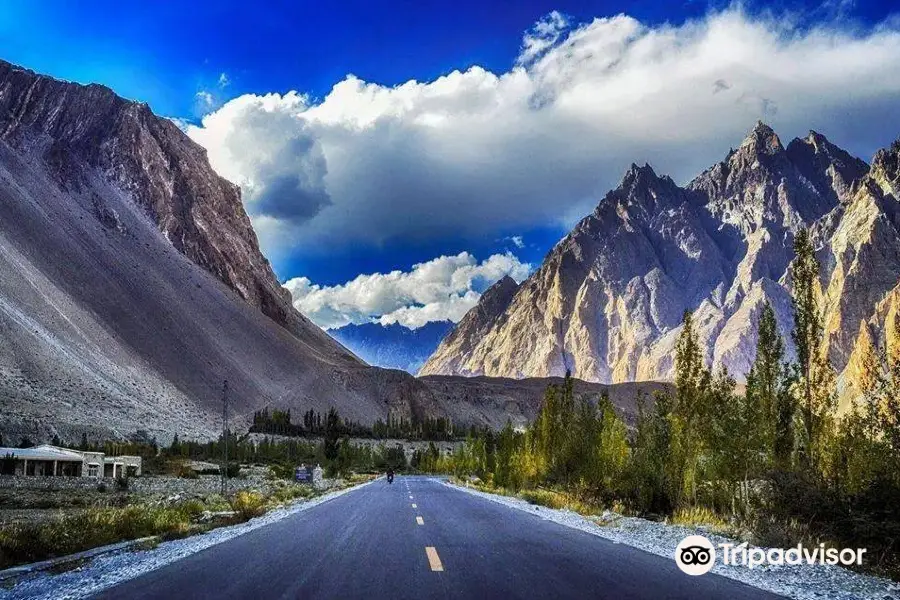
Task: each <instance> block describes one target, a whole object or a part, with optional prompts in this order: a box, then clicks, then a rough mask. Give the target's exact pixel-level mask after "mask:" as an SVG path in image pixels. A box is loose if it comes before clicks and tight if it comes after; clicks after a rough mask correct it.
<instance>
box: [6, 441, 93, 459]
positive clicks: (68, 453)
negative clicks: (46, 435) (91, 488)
mask: <svg viewBox="0 0 900 600" xmlns="http://www.w3.org/2000/svg"><path fill="white" fill-rule="evenodd" d="M7 454H12V455H13V456H15V457H16V458H18V459H27V460H69V461H78V462H81V461H82V460H84V456H83V455H82V454H81V452H78V451H77V450H69V449H67V448H57V447H56V446H51V445H49V444H43V445H41V446H35V447H34V448H0V457H3V456H6V455H7Z"/></svg>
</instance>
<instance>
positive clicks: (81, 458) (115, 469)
mask: <svg viewBox="0 0 900 600" xmlns="http://www.w3.org/2000/svg"><path fill="white" fill-rule="evenodd" d="M7 457H12V463H13V464H12V466H9V465H7V464H6V460H7ZM0 461H2V469H3V473H4V474H8V475H25V476H33V477H50V476H64V477H122V476H126V475H127V476H129V477H130V476H135V475H140V474H141V457H140V456H106V455H105V454H104V453H103V452H88V451H84V450H72V449H69V448H59V447H57V446H51V445H49V444H42V445H40V446H35V447H34V448H0ZM10 471H11V472H10Z"/></svg>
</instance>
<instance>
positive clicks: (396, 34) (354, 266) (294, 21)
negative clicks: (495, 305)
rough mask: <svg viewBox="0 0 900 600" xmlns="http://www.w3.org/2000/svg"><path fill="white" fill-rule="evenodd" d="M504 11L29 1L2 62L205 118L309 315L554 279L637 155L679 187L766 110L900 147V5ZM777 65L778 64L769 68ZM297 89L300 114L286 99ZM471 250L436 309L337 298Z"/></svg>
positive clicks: (198, 121)
mask: <svg viewBox="0 0 900 600" xmlns="http://www.w3.org/2000/svg"><path fill="white" fill-rule="evenodd" d="M499 4H501V3H487V2H483V1H469V0H462V1H457V2H453V3H437V2H398V3H390V4H389V3H374V2H342V3H334V2H316V3H312V2H267V3H246V2H231V1H217V2H205V1H199V2H193V3H190V5H189V6H188V5H184V4H182V3H174V2H156V3H138V2H105V1H101V2H91V3H87V2H73V1H55V2H38V1H19V0H12V1H7V2H4V3H3V4H2V5H0V57H2V58H3V59H5V60H8V61H11V62H15V63H18V64H22V65H24V66H26V67H29V68H31V69H34V70H36V71H39V72H43V73H47V74H50V75H54V76H56V77H60V78H65V79H70V80H75V81H79V82H82V83H87V82H98V83H102V84H105V85H108V86H110V87H111V88H113V89H114V90H116V91H117V92H118V93H119V94H121V95H123V96H125V97H128V98H132V99H136V100H141V101H145V102H148V103H149V104H150V106H151V107H152V108H153V110H154V111H155V112H156V113H157V114H160V115H164V116H169V117H175V118H178V119H181V120H182V121H183V122H184V123H188V122H190V123H193V124H194V125H195V127H194V129H193V130H192V131H191V130H189V133H190V135H191V136H192V137H193V138H194V139H195V140H197V141H198V142H199V143H202V144H203V145H205V146H207V149H208V150H209V152H210V157H211V162H212V163H213V166H214V167H216V168H217V170H219V171H220V173H222V174H223V175H225V176H226V177H228V178H229V179H232V180H234V181H235V182H236V183H238V184H239V185H241V186H242V188H244V196H245V203H246V206H247V209H248V212H249V213H250V214H251V217H252V218H253V219H254V226H255V227H256V229H257V232H258V234H259V235H260V239H261V243H262V246H263V248H264V250H265V252H266V253H267V255H268V256H269V257H270V259H271V260H272V261H273V264H274V266H275V268H276V271H277V273H278V275H279V277H281V278H282V279H283V280H288V279H291V278H299V277H303V278H306V280H307V282H306V284H304V286H299V287H298V286H296V285H295V286H294V287H295V289H297V290H300V291H298V292H297V293H298V294H301V295H303V294H306V295H308V294H310V293H311V292H310V291H309V290H313V292H315V297H314V298H313V297H310V298H306V296H304V298H306V301H305V303H301V304H302V308H304V309H306V310H308V311H312V312H315V311H316V310H318V308H316V307H321V306H322V305H328V307H329V310H328V314H330V315H335V314H338V315H343V316H342V317H340V318H338V321H340V320H341V319H343V320H360V319H368V318H370V317H378V316H379V315H383V314H392V313H391V310H393V308H395V307H398V306H399V307H401V308H402V307H410V306H411V307H424V306H426V305H429V304H434V303H437V304H439V305H440V304H441V302H442V301H443V300H442V297H441V295H442V294H446V295H448V297H449V298H450V300H459V298H461V297H463V296H465V294H466V292H467V291H470V290H471V291H474V292H475V296H472V295H469V296H468V302H469V303H471V302H472V298H474V297H476V296H477V292H480V291H482V290H483V289H484V287H485V286H486V285H488V284H489V283H490V282H491V280H492V279H493V278H494V277H495V276H496V274H497V271H496V269H494V268H493V267H488V266H483V264H482V263H484V261H486V260H487V259H488V258H489V257H490V256H492V255H496V254H500V255H506V254H507V253H509V254H510V255H512V256H513V257H515V259H516V260H517V261H518V262H519V263H530V264H532V265H535V264H538V263H540V260H541V258H542V257H543V256H544V255H545V253H546V252H547V251H548V250H549V249H550V248H551V247H552V245H553V244H554V243H555V242H556V241H557V240H558V239H559V238H560V237H561V235H563V234H564V233H565V231H566V230H567V229H568V228H569V227H571V226H572V224H573V223H574V222H575V221H576V220H577V219H578V218H579V217H580V216H583V215H584V214H586V213H587V212H589V211H590V210H591V208H592V207H593V206H594V205H595V204H596V202H597V201H598V200H599V199H600V198H601V197H602V195H603V193H604V192H605V191H606V190H607V189H609V188H610V187H611V186H613V185H615V183H616V181H618V179H619V178H620V176H621V173H622V172H623V171H624V169H625V168H627V166H628V164H630V163H631V162H632V161H635V162H640V163H643V162H645V161H647V162H650V163H651V164H653V165H654V167H655V168H657V169H658V170H660V171H661V172H665V173H671V174H672V175H673V177H675V179H676V181H680V182H684V181H685V180H686V179H688V178H689V177H690V175H692V174H694V173H696V172H697V171H698V170H700V169H702V168H703V167H705V166H708V165H709V164H711V163H712V162H713V161H714V160H717V159H718V158H719V157H720V156H722V155H724V153H725V152H726V151H727V150H728V147H729V146H733V145H736V144H737V143H739V142H740V139H741V137H742V132H744V131H746V130H747V129H749V127H750V126H752V124H753V122H754V121H755V120H756V119H757V118H763V119H764V120H767V121H769V122H771V123H772V124H773V126H775V127H776V130H777V131H778V132H779V133H780V134H781V135H782V137H784V138H788V137H792V136H794V135H802V134H804V133H805V132H806V130H807V129H810V128H816V129H817V130H820V131H822V132H823V133H825V134H826V135H828V136H829V137H830V138H831V139H832V140H833V141H835V142H837V143H838V144H840V145H842V146H844V147H847V148H848V149H850V150H852V151H854V152H856V153H857V154H859V155H861V156H862V157H863V158H864V159H868V158H870V156H871V153H872V152H874V150H875V149H877V148H878V147H880V146H883V145H887V144H888V143H890V141H891V140H892V139H894V138H896V137H897V136H898V135H900V108H896V107H897V105H898V102H897V100H898V96H897V94H896V89H895V88H894V87H891V85H890V84H887V83H881V84H878V85H875V84H874V83H871V82H872V81H877V80H881V79H885V80H889V79H890V78H892V77H894V75H895V74H896V73H895V72H894V71H892V70H891V68H892V67H890V66H889V65H886V64H882V63H886V62H887V60H886V59H885V57H886V56H889V55H890V53H891V52H892V51H893V49H894V46H893V45H892V44H894V43H895V40H894V38H893V37H892V36H893V33H894V32H896V30H897V19H896V17H895V16H893V15H892V13H891V11H892V4H891V3H890V2H865V1H862V0H857V1H856V2H851V1H847V0H843V1H841V0H834V1H830V2H825V3H818V2H802V1H797V2H787V3H785V2H779V3H776V4H769V3H760V2H745V3H743V4H741V5H734V4H731V3H726V2H715V3H706V2H697V1H688V2H682V3H679V2H646V1H642V2H599V1H597V2H567V1H556V2H554V1H527V2H510V3H502V4H503V5H504V6H500V5H499ZM553 11H558V13H554V12H553ZM554 14H556V15H557V16H555V17H554V16H552V15H554ZM620 14H624V15H627V18H619V19H612V20H610V21H609V22H604V23H600V24H598V23H597V22H594V23H593V24H592V20H593V19H594V18H598V17H599V18H604V17H605V18H610V17H615V16H616V15H620ZM548 15H551V16H548ZM785 23H789V25H785ZM692 24H693V25H692ZM698 30H702V31H699V32H698ZM885 31H887V35H885ZM823 33H824V34H826V35H824V36H823V35H822V34H823ZM828 36H838V37H840V38H841V39H839V40H838V41H837V42H834V40H833V39H832V40H831V41H824V42H823V41H822V39H823V38H827V37H828ZM728 38H733V39H734V40H743V45H740V44H737V42H736V46H740V47H741V48H742V50H741V51H742V52H744V53H745V54H743V55H742V56H743V57H744V58H741V57H740V56H738V57H737V58H735V59H734V60H735V61H737V62H733V63H730V64H729V63H727V62H724V61H722V64H718V62H719V56H721V55H722V54H723V51H721V50H719V51H714V52H712V53H710V54H708V55H705V54H703V53H704V52H710V51H709V48H710V47H712V46H713V45H714V44H722V43H724V44H725V48H726V50H727V49H728V41H727V39H728ZM722 39H725V40H726V41H725V42H722ZM798 40H799V41H798ZM835 46H837V47H838V48H839V52H840V54H841V56H842V57H843V58H840V59H835V58H834V56H833V54H834V47H835ZM529 48H531V50H529ZM642 48H644V49H646V48H650V49H651V50H652V52H647V51H645V50H642ZM532 51H533V54H529V52H532ZM581 51H584V55H583V57H582V59H580V60H579V61H575V60H574V59H572V56H573V55H577V54H578V52H581ZM554 53H555V54H554ZM766 53H770V54H771V56H772V57H776V59H775V60H774V62H773V60H769V62H765V61H762V62H760V63H759V64H758V65H754V64H753V61H754V60H755V59H754V58H753V57H754V56H764V55H766ZM607 54H608V56H607ZM737 54H739V53H737ZM598 56H600V57H601V58H600V59H598V58H597V57H598ZM647 56H652V58H651V59H647ZM703 56H708V58H707V59H703V58H702V57H703ZM810 56H812V57H814V58H813V60H812V63H813V64H815V62H816V60H815V57H817V56H821V57H822V64H823V65H825V66H824V67H823V71H822V73H824V75H823V74H821V73H820V74H819V75H818V76H817V77H813V76H812V75H810V80H809V81H805V80H804V76H803V75H802V74H801V75H798V74H797V70H796V69H794V67H793V66H792V65H804V64H807V63H808V62H809V61H810ZM896 56H897V55H896V54H895V55H894V61H895V62H896ZM610 57H611V58H610ZM698 57H700V58H698ZM598 60H601V61H602V60H608V64H605V65H604V64H596V63H597V62H598ZM642 60H643V61H645V62H641V61H642ZM704 60H705V62H708V63H710V65H709V67H708V69H707V71H708V72H705V73H703V74H702V78H701V79H699V80H698V81H699V82H700V84H699V85H700V89H703V90H704V97H703V98H702V99H701V100H698V101H697V102H695V101H694V100H693V99H692V96H691V92H692V90H696V89H697V88H698V83H697V81H694V80H691V77H695V76H696V74H694V73H692V71H693V70H696V69H688V68H684V69H683V71H684V73H685V75H684V76H683V77H681V78H679V77H678V76H676V75H673V74H672V73H677V72H679V69H680V68H681V67H682V66H684V65H696V64H697V61H700V62H703V61H704ZM836 60H838V61H846V62H834V64H835V69H845V68H846V65H857V64H858V65H872V64H873V63H874V67H873V68H875V70H874V71H872V73H871V74H870V75H867V78H866V81H869V82H870V83H866V84H865V86H863V87H862V88H860V85H859V83H858V82H857V81H856V80H853V79H852V78H851V79H847V80H841V81H831V74H829V73H828V71H827V64H828V61H836ZM792 61H793V62H792ZM712 63H717V64H712ZM838 64H840V65H843V66H840V67H838V66H837V65H838ZM622 65H626V66H628V65H630V67H628V68H630V69H631V70H630V71H628V70H627V69H626V67H625V66H622ZM798 68H800V67H798ZM869 68H870V66H865V67H864V68H863V67H857V68H856V71H857V72H860V71H861V70H868V69H869ZM653 69H658V75H656V76H655V78H654V77H650V78H649V79H646V80H642V81H643V83H642V84H641V85H639V86H638V87H637V88H635V89H632V88H630V87H629V85H631V84H630V83H628V82H633V81H635V80H636V78H637V79H638V80H641V78H644V77H648V73H651V72H652V70H653ZM770 69H771V70H772V71H776V72H775V73H769V72H767V71H769V70H770ZM792 69H793V70H792ZM878 69H881V70H878ZM809 71H810V72H812V71H814V68H811V69H809ZM454 72H458V73H456V75H452V74H453V73H454ZM689 72H690V73H689ZM611 73H613V74H612V75H611ZM350 74H352V75H353V76H355V78H356V79H352V80H350V79H348V75H350ZM447 75H451V76H450V77H449V78H446V77H445V78H444V79H439V78H441V77H442V76H447ZM410 80H415V81H417V82H419V84H418V85H417V86H405V87H401V88H397V87H396V86H403V84H404V83H406V82H408V81H410ZM823 81H826V83H827V85H825V84H823V83H822V82H823ZM573 82H574V83H573ZM719 82H721V85H720V83H719ZM714 84H715V85H714ZM866 86H867V87H866ZM655 87H659V88H660V89H659V90H655V89H653V88H655ZM526 88H527V89H526ZM523 89H524V90H525V91H522V90H523ZM292 90H294V91H296V92H298V93H299V94H302V95H303V98H302V101H298V100H296V99H295V98H288V97H287V96H284V95H285V94H286V93H287V92H289V91H292ZM608 90H612V92H608ZM648 90H649V91H648ZM720 90H725V92H724V93H722V94H719V93H718V92H719V91H720ZM850 90H852V92H851V91H850ZM338 92H340V93H338ZM654 93H657V94H658V95H656V96H654V95H653V94H654ZM266 94H278V96H275V97H270V99H269V100H265V99H264V98H265V97H266V96H265V95H266ZM680 94H683V96H681V95H680ZM728 94H731V97H730V98H726V96H728ZM707 96H708V97H707ZM679 98H680V100H679V101H680V102H681V104H682V106H679V107H678V108H679V110H678V111H677V112H673V113H672V114H665V110H664V107H663V104H665V103H669V102H675V101H676V100H678V99H679ZM498 107H499V108H498ZM507 107H508V108H507ZM892 107H893V108H892ZM519 110H521V111H522V112H521V113H517V112H516V111H519ZM617 110H618V111H622V112H621V114H619V115H618V116H616V114H614V113H615V111H617ZM492 111H496V112H492ZM370 113H371V114H370ZM207 115H212V117H214V118H211V119H209V120H208V121H204V120H202V118H203V117H204V116H207ZM507 117H508V119H507ZM691 119H693V121H691ZM628 123H630V124H631V125H630V127H628V128H626V127H625V124H628ZM448 124H449V125H448ZM895 125H896V127H895ZM294 126H296V131H293V133H291V134H290V135H289V136H285V135H284V130H285V128H288V129H291V128H292V127H294ZM234 132H238V133H239V134H240V136H239V137H235V133H234ZM651 133H652V135H651ZM235 148H238V149H239V152H238V150H235ZM693 149H696V151H693ZM257 152H258V156H257V155H256V154H255V153H257ZM382 154H383V155H382ZM248 155H249V158H248ZM260 157H261V158H260ZM462 252H466V253H468V254H467V255H466V256H467V259H466V260H465V261H463V263H466V264H468V263H473V264H474V267H473V268H474V270H472V269H470V271H471V273H474V275H472V274H471V273H470V275H471V276H470V277H469V276H467V277H468V279H467V278H466V277H464V278H463V279H464V283H463V284H458V282H457V283H456V284H453V285H450V284H449V283H447V282H445V283H446V284H447V285H445V286H444V287H443V288H440V289H439V290H438V291H436V292H434V294H432V295H431V296H425V297H421V296H415V294H411V293H410V292H409V291H408V290H407V291H402V290H401V291H398V290H397V289H393V291H384V290H381V288H378V290H380V291H378V290H376V291H378V294H382V293H384V294H387V295H390V293H394V294H395V295H397V297H393V298H391V301H389V302H385V303H384V304H383V305H372V306H368V307H364V306H362V305H361V303H360V302H359V301H358V300H356V299H355V298H354V297H353V296H352V294H351V293H350V291H349V290H348V289H347V288H346V287H341V288H335V287H334V286H338V285H339V284H343V283H344V282H348V281H350V280H353V279H354V278H356V277H357V276H360V275H363V276H365V275H370V274H377V273H388V272H390V271H393V270H399V271H401V273H402V275H401V276H398V277H400V279H402V277H405V276H406V275H411V274H413V271H412V266H413V265H414V264H416V263H426V262H428V261H434V260H436V259H439V258H440V257H442V256H443V257H447V256H456V255H459V253H462ZM435 264H438V263H435ZM440 264H441V265H443V263H440ZM454 264H456V263H454ZM498 264H499V263H498ZM504 264H507V263H504ZM480 265H481V266H480ZM458 266H459V265H457V267H458ZM470 266H471V265H470ZM482 266H483V268H482ZM467 268H468V267H467ZM480 268H481V269H482V270H480V271H479V270H478V269H480ZM510 268H513V267H510ZM516 268H518V267H516ZM434 270H435V271H440V273H442V274H443V275H441V276H446V277H452V276H453V275H452V274H453V273H457V274H458V272H457V271H452V270H449V271H447V270H439V269H434ZM467 272H469V271H467ZM517 272H521V269H519V270H518V271H517ZM420 274H421V273H420ZM395 279H397V278H395ZM457 279H458V277H457ZM367 281H368V280H367ZM383 281H384V278H380V279H373V280H371V282H370V283H368V284H367V285H369V286H375V287H377V286H379V285H384V283H383ZM307 284H308V285H307ZM310 286H312V287H310ZM315 286H318V287H315ZM454 286H455V287H454ZM460 286H461V287H460ZM375 287H370V288H367V289H366V290H364V293H366V294H370V295H371V294H373V293H375V291H373V290H375ZM400 287H401V288H402V286H400ZM301 288H302V290H301ZM303 290H305V291H303ZM378 294H376V295H378ZM463 304H464V303H463ZM392 307H393V308H392ZM439 308H440V307H439V306H438V307H437V308H435V309H434V311H432V312H434V314H440V310H439ZM429 314H431V313H429ZM314 316H315V315H314ZM448 316H450V317H451V318H458V316H459V309H457V310H456V312H454V313H452V314H450V313H448ZM320 323H323V324H331V325H334V324H337V321H335V322H329V323H325V322H324V321H322V320H320Z"/></svg>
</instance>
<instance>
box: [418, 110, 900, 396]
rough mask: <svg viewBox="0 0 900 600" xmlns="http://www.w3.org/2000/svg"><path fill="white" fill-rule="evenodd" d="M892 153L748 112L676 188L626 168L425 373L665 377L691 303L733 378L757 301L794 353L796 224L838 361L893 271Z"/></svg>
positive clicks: (899, 262)
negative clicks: (812, 246)
mask: <svg viewBox="0 0 900 600" xmlns="http://www.w3.org/2000/svg"><path fill="white" fill-rule="evenodd" d="M898 150H900V144H895V145H894V146H893V147H892V149H891V150H885V151H881V152H879V154H878V155H877V156H876V157H875V160H874V161H873V166H872V168H871V169H870V168H869V167H868V165H866V164H865V163H864V162H863V161H861V160H859V159H857V158H854V157H852V156H850V155H849V154H848V153H847V152H845V151H843V150H841V149H840V148H838V147H837V146H835V145H833V144H831V143H830V142H829V141H828V140H827V139H826V138H825V137H824V136H822V135H820V134H818V133H816V132H810V134H809V135H808V136H807V137H805V138H802V139H795V140H793V141H792V142H791V143H790V144H789V145H788V146H787V148H785V147H784V146H783V145H782V143H781V141H780V139H779V138H778V136H777V135H776V134H775V132H774V131H772V129H771V128H769V127H768V126H766V125H764V124H762V123H758V124H757V125H756V127H754V128H753V130H752V131H751V132H750V133H749V135H748V136H747V138H746V139H744V141H743V142H742V143H741V144H740V146H739V147H738V148H737V149H735V150H731V151H730V152H729V153H728V155H727V156H726V157H725V159H724V160H723V161H721V162H719V163H718V164H716V165H714V166H712V167H710V168H709V169H707V170H706V171H704V172H703V173H701V174H700V175H699V176H698V177H697V178H696V179H694V180H693V181H691V182H690V183H689V184H688V185H687V186H686V187H685V188H681V187H679V186H677V185H676V184H675V183H674V182H673V181H672V180H671V179H669V178H667V177H660V176H659V175H657V174H656V173H655V172H654V171H653V170H652V169H651V168H650V167H649V166H644V167H638V166H636V165H632V167H631V168H630V169H629V170H628V172H627V173H626V174H625V176H624V178H623V179H622V182H621V184H620V185H619V186H618V188H616V189H615V190H613V191H611V192H610V193H609V194H607V195H606V197H605V198H604V199H603V200H602V201H601V202H600V203H599V205H598V206H597V208H596V210H595V211H594V212H593V213H592V214H591V215H589V216H587V217H586V218H585V219H583V220H582V221H581V222H580V223H579V224H578V225H577V226H576V227H575V229H574V230H573V231H572V232H571V233H569V234H568V235H567V236H566V237H565V238H563V240H562V241H560V242H559V243H558V244H557V246H556V247H555V248H554V249H553V250H552V251H551V252H550V254H549V255H548V256H547V258H546V259H545V261H544V263H543V265H542V266H541V268H540V269H539V270H538V271H536V272H535V273H534V274H533V275H532V276H531V277H530V278H529V279H528V280H526V281H525V282H523V283H522V285H521V286H519V288H518V289H517V290H516V292H515V294H514V296H513V297H512V299H511V300H510V302H509V306H508V307H507V308H506V310H505V311H503V312H502V314H500V315H498V316H497V317H495V318H494V319H492V321H491V322H490V323H489V324H486V323H484V322H479V324H478V330H477V331H475V330H474V329H473V328H470V327H467V326H466V323H465V321H466V319H464V320H463V321H461V322H460V324H459V325H458V326H457V330H456V331H454V333H453V335H452V336H450V337H448V338H447V340H445V342H444V343H443V344H442V345H441V346H440V347H439V348H438V350H437V351H436V352H435V355H434V356H433V357H432V359H430V360H429V362H428V363H426V365H425V367H424V368H423V369H422V371H421V374H425V375H433V374H464V375H489V376H506V377H524V376H532V377H535V376H559V375H562V374H563V373H565V371H566V370H567V369H569V370H571V371H572V373H573V375H575V376H576V377H579V378H581V379H584V380H586V381H596V382H623V381H632V380H655V379H660V380H662V379H668V378H670V377H671V375H672V367H673V364H672V356H673V348H674V344H675V341H676V339H677V336H678V333H679V330H680V327H679V326H680V322H681V316H682V313H683V311H685V310H691V311H694V313H695V317H696V322H697V323H699V329H700V337H701V340H702V342H703V343H704V345H705V348H706V355H707V361H708V362H709V363H710V364H711V365H713V366H714V367H716V368H718V367H725V368H727V369H728V370H729V371H730V372H731V373H732V374H734V375H736V376H737V377H738V378H741V377H742V376H743V374H745V373H746V372H747V370H748V369H749V367H750V364H751V362H752V360H753V356H754V352H755V344H756V320H757V319H758V317H759V314H760V312H761V310H762V307H763V305H764V304H765V303H766V302H769V303H771V304H772V305H773V307H774V308H775V311H776V315H777V319H778V322H779V326H780V328H781V330H782V334H783V335H784V337H785V340H786V341H787V342H788V347H789V351H792V348H790V329H791V326H792V317H791V306H790V295H789V283H790V278H789V270H788V267H789V264H790V261H791V259H792V256H793V251H792V245H793V238H794V234H795V233H796V232H797V231H798V229H799V228H801V227H810V228H812V230H813V232H814V236H815V239H816V240H817V244H818V247H819V259H820V262H821V263H822V267H823V268H822V281H821V284H822V302H823V308H824V320H825V325H826V333H827V335H828V344H829V353H830V357H831V358H832V361H833V363H834V365H835V367H836V368H837V369H838V370H843V369H844V368H845V367H846V365H847V364H848V361H849V360H850V355H851V354H852V352H853V347H854V344H855V342H856V339H857V337H858V334H859V329H860V324H861V323H862V322H864V321H865V322H868V321H870V319H871V318H872V317H873V314H874V313H875V310H876V305H877V304H878V303H879V302H881V301H882V300H883V299H884V298H885V297H886V295H887V294H888V292H890V290H892V289H893V288H894V287H895V286H897V284H898V280H900V256H898V253H900V233H898V232H900V227H898V219H897V213H898V209H897V206H898V204H897V195H896V190H897V188H898V187H900V186H898V162H900V161H898V158H897V156H898ZM473 310H476V309H473ZM467 318H468V315H467ZM451 338H453V339H461V338H464V339H468V340H471V341H470V342H469V343H468V346H467V347H466V348H463V347H461V346H459V345H457V346H456V347H454V345H453V344H451V341H452V339H451ZM448 356H452V357H454V358H453V359H452V360H449V359H448V358H447V357H448Z"/></svg>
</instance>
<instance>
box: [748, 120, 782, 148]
mask: <svg viewBox="0 0 900 600" xmlns="http://www.w3.org/2000/svg"><path fill="white" fill-rule="evenodd" d="M783 151H784V146H782V145H781V140H780V139H779V138H778V135H777V134H776V133H775V131H774V130H773V129H772V128H771V127H769V126H768V125H766V124H765V123H763V122H762V121H757V122H756V125H755V126H754V127H753V129H752V130H751V131H750V133H749V134H747V137H746V138H744V141H743V142H741V146H740V149H739V150H738V152H739V153H744V154H747V155H753V156H759V155H761V154H768V155H774V154H779V153H781V152H783Z"/></svg>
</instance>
